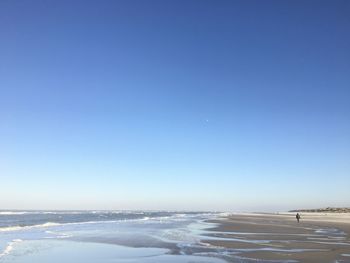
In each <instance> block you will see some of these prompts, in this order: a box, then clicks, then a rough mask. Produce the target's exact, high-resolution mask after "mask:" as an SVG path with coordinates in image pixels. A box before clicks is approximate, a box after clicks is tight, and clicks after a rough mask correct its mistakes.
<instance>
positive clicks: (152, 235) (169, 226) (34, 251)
mask: <svg viewBox="0 0 350 263" xmlns="http://www.w3.org/2000/svg"><path fill="white" fill-rule="evenodd" d="M217 216H218V214H216V213H198V212H186V213H184V212H181V213H180V212H157V211H155V212H149V211H145V212H142V211H0V262H3V263H10V262H11V263H27V262H28V263H29V262H37V263H43V262H50V263H51V262H53V263H54V262H65V263H71V262H72V263H73V262H75V263H77V262H78V263H79V262H84V263H100V262H115V263H119V262H123V263H124V262H140V263H148V262H169V263H171V262H179V263H182V262H184V263H185V262H188V263H190V262H191V263H195V262H198V263H220V262H226V261H224V260H223V255H222V254H221V253H219V252H216V249H215V248H214V247H213V248H211V247H209V246H208V244H204V243H201V238H202V237H201V234H202V232H203V231H204V229H205V228H208V227H210V226H213V225H211V224H210V223H207V222H206V220H207V219H211V218H215V217H217Z"/></svg>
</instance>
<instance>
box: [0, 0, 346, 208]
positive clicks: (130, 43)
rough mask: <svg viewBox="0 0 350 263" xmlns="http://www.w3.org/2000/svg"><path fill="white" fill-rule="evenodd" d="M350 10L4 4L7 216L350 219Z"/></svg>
mask: <svg viewBox="0 0 350 263" xmlns="http://www.w3.org/2000/svg"><path fill="white" fill-rule="evenodd" d="M349 13H350V2H349V1H251V0H249V1H243V0H242V1H199V0H198V1H193V0H190V1H153V0H150V1H142V0H140V1H134V0H131V1H126V0H125V1H85V0H84V1H65V0H63V1H62V0H60V1H16V0H2V1H0V91H1V93H0V187H1V190H0V208H2V209H13V208H17V209H181V210H182V209H186V210H191V209H196V210H234V211H242V210H244V211H249V210H255V211H256V210H259V211H262V210H266V211H267V210H268V211H271V210H285V209H293V208H301V207H302V208H304V207H323V206H350V191H349V186H350V49H349V47H350V16H349Z"/></svg>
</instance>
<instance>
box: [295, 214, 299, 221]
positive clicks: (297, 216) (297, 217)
mask: <svg viewBox="0 0 350 263" xmlns="http://www.w3.org/2000/svg"><path fill="white" fill-rule="evenodd" d="M295 218H296V219H297V221H298V223H299V220H300V215H299V213H297V214H296V216H295Z"/></svg>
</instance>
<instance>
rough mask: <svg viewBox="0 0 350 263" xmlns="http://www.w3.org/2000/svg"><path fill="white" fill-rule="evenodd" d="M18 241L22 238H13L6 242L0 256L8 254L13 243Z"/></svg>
mask: <svg viewBox="0 0 350 263" xmlns="http://www.w3.org/2000/svg"><path fill="white" fill-rule="evenodd" d="M19 242H22V239H14V240H12V241H11V242H9V243H7V246H6V248H5V249H4V251H3V252H2V253H1V254H0V258H1V257H3V256H6V255H8V254H9V253H10V252H11V250H12V249H13V247H14V245H15V244H16V243H19Z"/></svg>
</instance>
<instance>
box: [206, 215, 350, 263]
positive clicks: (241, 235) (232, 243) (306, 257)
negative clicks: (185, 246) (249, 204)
mask: <svg viewBox="0 0 350 263" xmlns="http://www.w3.org/2000/svg"><path fill="white" fill-rule="evenodd" d="M209 222H211V223H216V224H218V225H217V226H216V227H213V228H210V229H208V233H209V234H208V237H209V238H207V239H205V238H203V240H202V242H204V243H207V244H209V245H212V246H217V247H218V248H221V249H227V251H229V253H232V255H233V256H234V257H235V258H241V259H242V260H244V261H247V262H250V261H254V260H255V261H256V260H274V261H275V262H283V261H285V262H286V261H288V262H318V263H321V262H325V263H330V262H339V263H340V262H350V238H349V235H350V214H349V213H347V214H346V213H344V214H343V213H342V214H335V213H316V214H315V213H313V212H312V213H307V212H305V213H301V220H300V223H297V221H296V219H295V213H292V212H286V213H275V214H262V213H257V214H255V213H246V214H245V213H242V214H238V213H237V214H231V215H227V216H224V217H219V218H218V219H216V220H209ZM214 238H215V239H216V240H215V239H214Z"/></svg>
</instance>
